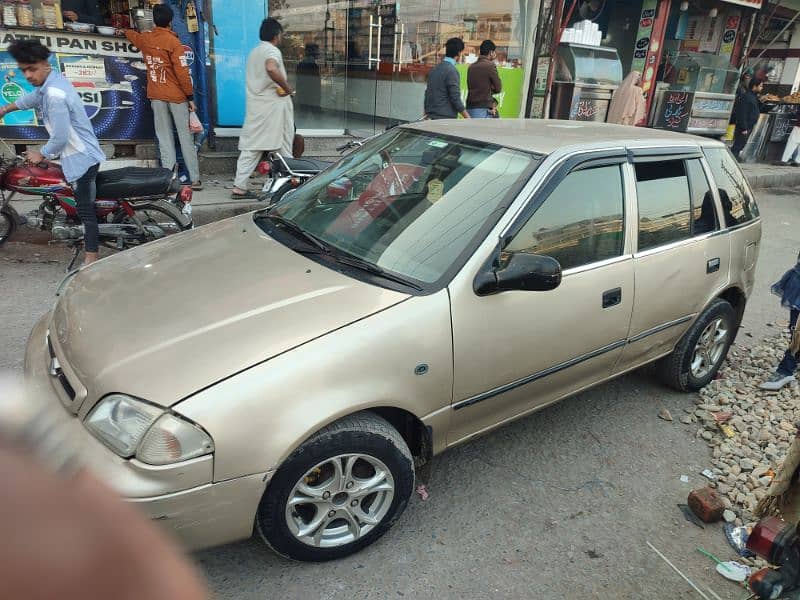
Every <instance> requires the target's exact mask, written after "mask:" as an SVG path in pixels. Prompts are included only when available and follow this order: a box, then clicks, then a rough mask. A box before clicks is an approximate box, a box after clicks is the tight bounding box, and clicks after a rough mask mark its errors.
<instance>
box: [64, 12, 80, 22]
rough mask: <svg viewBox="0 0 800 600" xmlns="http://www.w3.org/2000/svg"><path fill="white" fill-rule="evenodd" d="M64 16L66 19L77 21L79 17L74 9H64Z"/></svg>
mask: <svg viewBox="0 0 800 600" xmlns="http://www.w3.org/2000/svg"><path fill="white" fill-rule="evenodd" d="M64 18H65V19H66V20H67V21H77V20H78V18H79V17H78V13H76V12H75V11H74V10H65V11H64Z"/></svg>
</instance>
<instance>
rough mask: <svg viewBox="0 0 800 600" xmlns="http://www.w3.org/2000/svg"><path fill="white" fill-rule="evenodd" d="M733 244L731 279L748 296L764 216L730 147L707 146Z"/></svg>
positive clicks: (725, 223) (731, 243) (751, 287)
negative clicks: (760, 217)
mask: <svg viewBox="0 0 800 600" xmlns="http://www.w3.org/2000/svg"><path fill="white" fill-rule="evenodd" d="M704 153H705V155H706V159H707V160H708V165H709V167H710V170H711V174H712V175H713V178H714V184H715V186H716V188H717V191H718V193H719V199H720V204H721V205H722V213H723V221H724V227H726V228H727V232H728V236H727V237H728V238H729V241H730V247H731V280H732V283H733V284H734V285H737V286H741V287H742V288H743V290H744V291H745V293H746V294H747V295H748V296H749V295H750V292H751V291H752V289H753V283H754V280H755V275H756V261H757V259H758V251H759V244H760V242H761V220H760V219H759V213H758V206H757V205H756V201H755V198H754V197H753V191H752V190H751V189H750V186H749V185H748V183H747V180H746V179H745V177H744V175H743V174H742V171H741V170H740V169H739V165H738V164H737V163H736V160H735V159H734V158H733V155H732V154H731V153H730V152H728V149H727V148H722V147H716V148H705V149H704Z"/></svg>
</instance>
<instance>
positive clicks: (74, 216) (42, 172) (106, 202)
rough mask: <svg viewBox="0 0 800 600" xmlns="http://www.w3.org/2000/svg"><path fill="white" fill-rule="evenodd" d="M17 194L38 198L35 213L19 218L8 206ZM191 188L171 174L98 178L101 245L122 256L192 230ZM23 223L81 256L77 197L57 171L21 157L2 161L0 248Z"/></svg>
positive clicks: (132, 171) (140, 172)
mask: <svg viewBox="0 0 800 600" xmlns="http://www.w3.org/2000/svg"><path fill="white" fill-rule="evenodd" d="M16 194H25V195H29V196H41V197H42V198H43V201H42V203H41V204H40V205H39V208H38V209H36V210H34V211H31V212H30V213H28V214H27V215H25V216H24V217H20V216H19V215H18V214H17V212H16V211H15V210H14V208H13V206H11V199H12V198H13V197H14V196H15V195H16ZM191 200H192V188H191V187H190V186H182V185H181V184H180V182H179V181H178V178H177V173H176V172H173V171H170V170H169V169H159V168H152V169H150V168H139V167H125V168H122V169H113V170H108V171H100V172H99V173H98V174H97V200H96V202H95V207H96V211H97V221H98V224H99V229H100V243H101V244H103V245H104V246H107V247H109V248H114V249H116V250H124V249H126V248H130V247H132V246H138V245H140V244H143V243H145V242H149V241H151V240H156V239H159V238H162V237H164V236H166V235H169V234H171V233H177V232H179V231H184V230H186V229H190V228H191V227H192V217H191V204H190V202H191ZM22 223H24V224H25V225H27V226H28V227H30V228H32V229H37V230H40V231H49V232H50V233H51V235H52V237H53V239H54V240H55V241H60V242H66V243H68V244H71V245H72V246H73V247H74V248H75V254H76V255H77V252H78V251H79V249H80V247H81V245H82V242H83V226H82V225H81V222H80V219H79V218H78V211H77V207H76V204H75V194H74V192H73V191H72V188H71V187H70V185H69V184H68V183H67V182H66V181H64V174H63V172H62V171H61V167H60V166H59V165H57V164H55V163H49V162H45V163H42V164H39V165H30V164H26V162H25V160H24V159H23V158H22V157H19V156H18V157H16V158H14V159H11V160H9V159H4V158H0V245H2V244H3V243H4V242H5V241H6V240H7V239H8V238H9V237H11V235H12V234H13V232H14V230H15V229H16V228H17V225H18V224H22Z"/></svg>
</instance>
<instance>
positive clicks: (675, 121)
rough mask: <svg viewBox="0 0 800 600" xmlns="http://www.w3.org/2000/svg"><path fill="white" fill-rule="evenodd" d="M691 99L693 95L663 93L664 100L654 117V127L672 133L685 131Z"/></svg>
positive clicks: (688, 93) (687, 93) (686, 93)
mask: <svg viewBox="0 0 800 600" xmlns="http://www.w3.org/2000/svg"><path fill="white" fill-rule="evenodd" d="M693 99H694V94H693V93H691V92H670V91H667V92H664V100H663V102H662V103H661V105H660V107H659V109H658V114H657V115H656V119H655V127H656V128H658V129H670V130H672V131H686V128H687V127H688V126H689V111H690V109H691V107H692V100H693Z"/></svg>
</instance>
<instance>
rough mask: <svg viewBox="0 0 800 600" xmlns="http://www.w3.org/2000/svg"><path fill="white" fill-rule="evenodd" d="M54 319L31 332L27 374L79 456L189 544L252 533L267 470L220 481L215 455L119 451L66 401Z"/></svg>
mask: <svg viewBox="0 0 800 600" xmlns="http://www.w3.org/2000/svg"><path fill="white" fill-rule="evenodd" d="M49 321H50V314H47V315H45V316H44V317H42V319H40V320H39V322H38V323H37V324H36V326H35V327H34V329H33V331H32V332H31V335H30V337H29V339H28V345H27V348H26V351H25V375H26V379H27V382H28V383H29V384H30V385H31V386H33V389H34V390H35V391H36V393H37V395H38V396H40V397H41V398H42V399H43V400H44V401H45V404H46V406H48V407H49V408H48V410H49V409H50V408H52V415H53V418H55V419H57V420H58V422H59V424H62V425H63V428H64V430H65V432H66V436H67V437H66V439H68V440H69V443H70V444H72V445H73V446H74V449H75V450H76V452H77V455H78V457H79V460H80V461H81V462H82V463H83V464H85V465H86V466H87V467H88V468H89V469H91V470H92V471H93V472H94V473H95V474H96V475H97V476H98V477H99V478H100V479H101V480H103V481H105V482H106V483H107V484H108V485H109V486H110V487H111V488H112V489H114V490H115V491H117V492H118V493H119V494H120V495H121V496H123V497H124V498H125V499H127V500H128V501H129V502H132V503H134V504H136V505H137V506H138V507H139V508H140V509H141V510H142V511H143V512H144V513H145V514H146V515H147V516H148V517H150V518H151V519H154V520H156V521H158V522H159V523H161V524H162V525H163V526H164V527H165V528H166V529H167V530H168V531H171V532H172V533H174V534H175V535H176V536H177V538H178V540H179V541H180V542H181V543H182V544H183V545H184V546H185V547H187V548H188V549H192V550H194V549H199V548H205V547H208V546H215V545H219V544H224V543H227V542H232V541H235V540H239V539H244V538H248V537H250V536H251V535H252V533H253V523H254V520H255V514H256V511H257V509H258V503H259V502H260V500H261V496H262V495H263V493H264V489H265V487H266V481H267V479H268V477H267V474H266V473H255V474H252V475H247V476H244V477H237V478H234V479H230V480H226V481H220V482H214V480H213V479H214V457H213V456H202V457H200V458H196V459H193V460H188V461H185V462H182V463H178V464H175V465H166V466H152V465H147V464H144V463H142V462H140V461H137V460H136V459H124V458H121V457H119V456H117V455H116V454H115V453H114V452H112V451H111V450H109V449H108V448H107V447H106V446H105V445H104V444H102V443H101V442H100V441H99V440H98V439H97V438H95V437H94V436H93V435H92V434H91V433H89V431H88V430H87V429H86V428H85V427H84V426H83V423H82V422H81V420H80V418H78V417H76V416H74V415H72V414H70V413H69V411H68V410H67V409H66V407H65V406H64V404H63V403H62V398H61V394H63V390H62V392H61V393H59V386H60V384H59V381H58V378H57V377H54V376H51V375H50V373H49V371H48V365H49V361H50V355H49V352H48V349H47V342H46V334H47V328H48V323H49ZM48 416H49V415H48Z"/></svg>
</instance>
